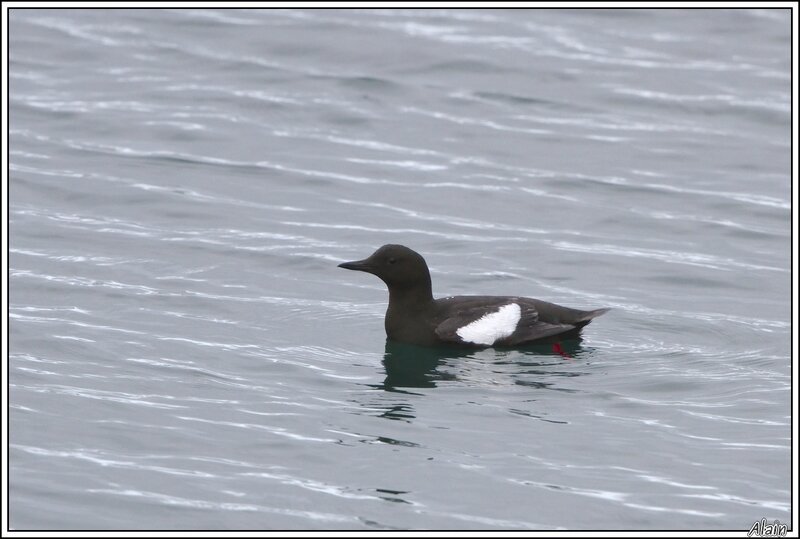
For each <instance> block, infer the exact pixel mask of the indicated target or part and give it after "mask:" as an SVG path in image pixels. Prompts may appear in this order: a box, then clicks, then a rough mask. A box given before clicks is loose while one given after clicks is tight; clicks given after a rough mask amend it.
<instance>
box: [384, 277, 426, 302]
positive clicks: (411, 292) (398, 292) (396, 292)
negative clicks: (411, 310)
mask: <svg viewBox="0 0 800 539" xmlns="http://www.w3.org/2000/svg"><path fill="white" fill-rule="evenodd" d="M432 301H433V292H432V290H431V282H430V280H428V281H427V282H426V283H417V284H416V285H415V286H411V287H398V286H393V287H391V288H390V289H389V308H390V309H403V308H406V307H411V306H418V307H419V306H424V305H427V304H428V303H431V302H432Z"/></svg>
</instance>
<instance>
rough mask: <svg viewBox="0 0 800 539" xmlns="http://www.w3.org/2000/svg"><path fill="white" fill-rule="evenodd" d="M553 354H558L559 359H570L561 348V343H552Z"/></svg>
mask: <svg viewBox="0 0 800 539" xmlns="http://www.w3.org/2000/svg"><path fill="white" fill-rule="evenodd" d="M553 352H555V353H557V354H560V355H561V357H563V358H566V359H572V356H570V355H569V354H568V353H566V352H565V351H564V349H563V348H561V343H560V342H557V343H553Z"/></svg>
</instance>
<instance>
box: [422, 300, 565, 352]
mask: <svg viewBox="0 0 800 539" xmlns="http://www.w3.org/2000/svg"><path fill="white" fill-rule="evenodd" d="M571 329H575V326H573V325H571V324H548V323H546V322H542V321H540V320H539V313H538V312H537V311H536V308H535V307H534V306H533V305H530V304H529V303H527V302H520V301H516V302H515V301H513V300H506V301H504V302H502V303H499V304H498V305H497V307H496V308H490V309H488V310H487V307H486V305H485V304H484V305H477V306H475V307H472V308H469V309H466V310H464V309H462V310H460V311H459V312H458V314H457V316H452V317H450V318H447V319H445V320H443V321H442V322H441V323H439V325H438V326H437V327H436V329H435V331H436V335H437V336H438V337H439V339H441V340H442V341H444V342H452V343H457V344H468V345H478V346H492V345H494V344H501V345H514V344H519V343H522V342H529V341H534V340H536V339H543V338H545V337H550V336H552V335H557V334H559V333H564V332H565V331H569V330H571Z"/></svg>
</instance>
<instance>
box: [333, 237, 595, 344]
mask: <svg viewBox="0 0 800 539" xmlns="http://www.w3.org/2000/svg"><path fill="white" fill-rule="evenodd" d="M339 267H340V268H344V269H349V270H357V271H365V272H367V273H372V274H373V275H376V276H377V277H378V278H380V279H381V280H382V281H383V282H384V283H386V286H387V287H388V288H389V307H388V308H387V310H386V318H385V319H384V325H385V327H386V335H387V336H388V337H389V339H391V340H395V341H399V342H404V343H409V344H416V345H421V346H437V345H460V346H470V347H476V348H477V347H488V346H498V347H500V346H502V347H506V346H519V345H524V344H531V343H537V342H553V341H554V340H558V339H561V338H569V337H575V336H577V334H578V332H579V331H580V329H581V328H582V327H583V326H585V325H586V324H588V323H589V322H591V321H592V319H593V318H596V317H598V316H600V315H601V314H603V313H605V312H607V311H608V309H595V310H593V311H581V310H578V309H570V308H569V307H562V306H561V305H556V304H555V303H549V302H547V301H542V300H539V299H533V298H525V297H519V296H453V297H447V298H440V299H434V297H433V292H432V288H431V274H430V271H429V270H428V264H427V263H426V262H425V259H424V258H422V256H421V255H420V254H419V253H417V252H416V251H413V250H411V249H409V248H408V247H406V246H404V245H391V244H390V245H384V246H383V247H380V248H379V249H378V250H377V251H375V252H374V253H372V254H371V255H370V256H369V257H368V258H365V259H364V260H357V261H354V262H343V263H342V264H339Z"/></svg>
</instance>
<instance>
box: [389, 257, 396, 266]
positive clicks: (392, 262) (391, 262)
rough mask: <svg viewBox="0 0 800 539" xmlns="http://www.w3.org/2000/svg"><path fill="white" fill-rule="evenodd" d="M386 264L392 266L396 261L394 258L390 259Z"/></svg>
mask: <svg viewBox="0 0 800 539" xmlns="http://www.w3.org/2000/svg"><path fill="white" fill-rule="evenodd" d="M387 262H388V263H389V264H394V263H395V262H397V259H396V258H395V257H391V258H390V259H389V260H387Z"/></svg>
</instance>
